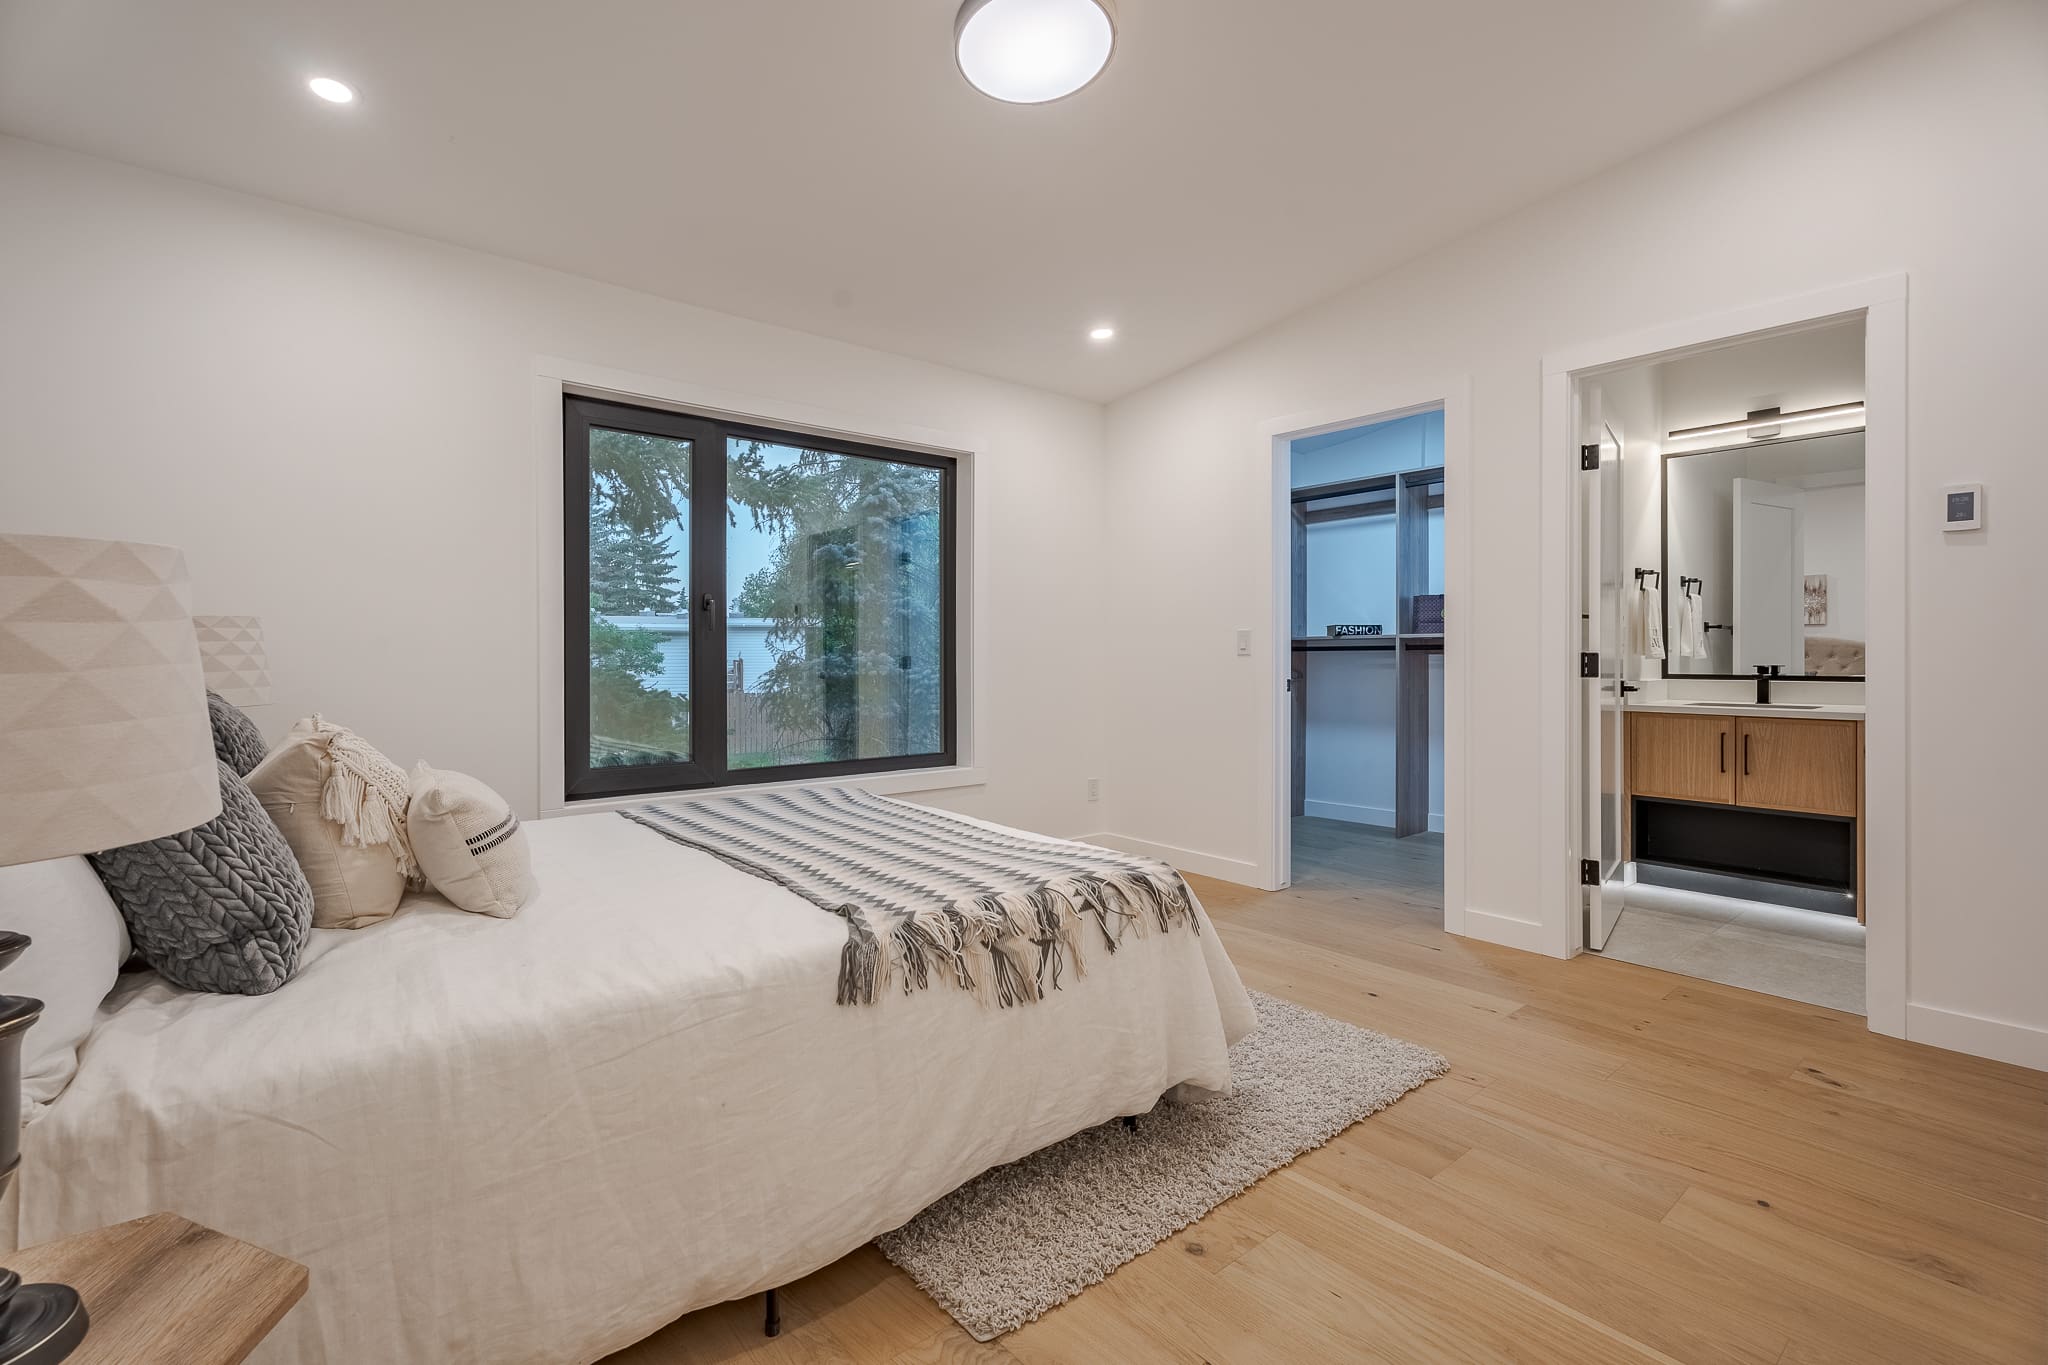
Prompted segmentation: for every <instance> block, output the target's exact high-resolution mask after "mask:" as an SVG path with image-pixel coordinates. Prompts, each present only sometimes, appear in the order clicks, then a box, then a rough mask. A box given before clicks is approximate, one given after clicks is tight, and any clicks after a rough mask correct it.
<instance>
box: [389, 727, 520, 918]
mask: <svg viewBox="0 0 2048 1365" xmlns="http://www.w3.org/2000/svg"><path fill="white" fill-rule="evenodd" d="M405 824H406V829H407V831H408V832H409V833H410V834H411V835H412V847H413V852H414V853H415V854H417V855H418V857H419V860H420V869H421V871H423V872H424V873H426V877H427V883H428V885H430V886H432V887H433V888H434V889H435V890H436V891H438V892H440V893H441V894H442V895H444V896H446V897H447V898H448V899H449V900H451V901H453V902H455V904H456V905H457V906H459V907H460V908H462V909H464V910H468V911H470V912H472V913H474V914H479V915H496V916H498V918H500V919H509V918H511V917H512V915H513V914H515V913H516V912H517V911H518V909H519V907H520V906H522V905H524V904H526V903H527V902H528V901H530V900H532V899H533V893H534V892H535V891H536V890H537V889H538V888H537V887H536V886H535V885H534V881H533V855H532V853H531V852H530V851H529V849H528V848H527V845H526V831H525V830H523V829H521V828H520V827H519V817H518V816H517V815H514V814H513V813H512V807H511V806H510V804H508V803H507V802H506V800H505V798H504V797H502V796H500V795H498V794H497V793H496V792H494V791H492V790H491V789H490V788H489V787H487V786H485V785H484V784H483V783H481V782H479V781H477V780H476V779H475V778H473V777H470V776H469V775H467V774H466V773H451V772H444V771H442V770H441V769H439V768H430V767H428V766H427V765H426V764H424V763H422V764H420V765H418V766H417V767H415V768H414V769H413V770H412V804H411V805H410V806H409V807H407V808H406V813H405Z"/></svg>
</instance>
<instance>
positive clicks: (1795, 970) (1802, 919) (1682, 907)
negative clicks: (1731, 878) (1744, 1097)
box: [1602, 883, 1864, 1014]
mask: <svg viewBox="0 0 2048 1365" xmlns="http://www.w3.org/2000/svg"><path fill="white" fill-rule="evenodd" d="M1627 894H1628V908H1627V909H1625V910H1623V911H1622V913H1621V918H1620V919H1619V920H1618V921H1616V923H1615V926H1614V932H1613V934H1611V935H1610V936H1609V937H1608V940H1607V946H1606V948H1605V949H1604V950H1603V953H1602V955H1603V956H1605V957H1611V958H1619V959H1620V960H1622V961H1623V962H1634V963H1637V964H1639V965H1641V966H1644V967H1655V968H1658V969H1659V970H1662V971H1667V972H1678V973H1681V974H1682V975H1685V976H1696V977H1700V978H1702V979H1704V980H1707V981H1718V982H1720V983H1721V984H1723V985H1725V986H1739V987H1741V988H1743V989H1744V990H1752V991H1762V992H1764V993H1765V994H1767V995H1776V996H1782V997H1784V998H1785V999H1787V1000H1799V1001H1803V1002H1805V1003H1806V1004H1809V1005H1824V1006H1826V1007H1828V1008H1829V1009H1838V1010H1848V1011H1851V1012H1852V1013H1855V1014H1862V1013H1863V1012H1864V1006H1863V926H1862V925H1860V924H1858V923H1857V922H1856V921H1855V920H1853V919H1849V918H1846V917H1844V916H1841V915H1829V914H1823V913H1821V912H1819V911H1813V910H1788V909H1785V908H1783V907H1781V906H1776V905H1765V904H1762V903H1761V902H1757V901H1745V900H1733V899H1730V898H1728V897H1724V896H1708V895H1702V894H1700V893H1698V892H1693V891H1680V890H1675V889H1672V888H1669V887H1661V886H1645V885H1642V884H1640V883H1638V884H1636V885H1632V886H1630V887H1629V888H1628V893H1627Z"/></svg>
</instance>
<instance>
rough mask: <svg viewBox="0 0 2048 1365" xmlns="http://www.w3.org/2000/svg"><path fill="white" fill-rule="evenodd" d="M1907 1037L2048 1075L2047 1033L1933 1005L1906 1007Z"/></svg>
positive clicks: (2023, 1025) (2030, 1025) (2005, 1020)
mask: <svg viewBox="0 0 2048 1365" xmlns="http://www.w3.org/2000/svg"><path fill="white" fill-rule="evenodd" d="M1906 1037H1908V1038H1910V1039H1911V1040H1912V1041H1914V1042H1916V1043H1926V1044H1928V1045H1929V1046H1931V1047H1944V1048H1947V1049H1948V1050H1949V1051H1950V1052H1967V1053H1969V1054H1970V1055H1972V1056H1974V1057H1989V1058H1991V1059H1992V1060H1993V1061H1996V1062H2011V1063H2012V1064H2013V1065H2014V1066H2026V1067H2032V1068H2033V1069H2034V1070H2036V1071H2048V1029H2039V1028H2035V1027H2034V1026H2033V1025H2032V1024H2015V1023H2013V1022H2012V1021H2011V1020H2009V1019H1987V1018H1985V1017H1984V1016H1983V1015H1980V1014H1965V1013H1963V1012H1962V1011H1961V1010H1945V1009H1938V1008H1936V1007H1935V1006H1933V1005H1915V1004H1910V1003H1909V1004H1908V1005H1907V1006H1906Z"/></svg>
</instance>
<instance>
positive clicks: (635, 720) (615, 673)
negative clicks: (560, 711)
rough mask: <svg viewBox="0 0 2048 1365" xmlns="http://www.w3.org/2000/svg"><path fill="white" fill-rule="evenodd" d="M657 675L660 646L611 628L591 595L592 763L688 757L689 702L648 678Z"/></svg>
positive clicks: (646, 636)
mask: <svg viewBox="0 0 2048 1365" xmlns="http://www.w3.org/2000/svg"><path fill="white" fill-rule="evenodd" d="M659 672H661V645H660V643H659V642H658V641H657V640H656V639H655V637H654V635H653V634H652V633H651V632H649V631H644V630H627V629H625V628H624V627H621V626H615V625H613V624H612V623H611V622H609V621H607V620H605V619H604V617H602V616H600V615H599V614H598V597H597V594H596V593H592V594H591V596H590V761H591V764H592V765H593V766H596V767H603V766H605V765H607V764H613V763H652V762H659V761H662V760H665V759H673V758H685V757H688V751H689V747H690V746H689V743H688V737H689V733H690V731H689V724H690V701H689V698H687V697H678V696H677V695H675V694H674V693H673V692H668V691H664V690H663V689H661V688H659V687H649V686H647V684H646V681H645V680H646V679H647V678H650V677H653V676H654V675H655V674H657V673H659Z"/></svg>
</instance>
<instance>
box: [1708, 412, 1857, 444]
mask: <svg viewBox="0 0 2048 1365" xmlns="http://www.w3.org/2000/svg"><path fill="white" fill-rule="evenodd" d="M1862 417H1863V405H1862V404H1861V403H1835V404H1831V405H1830V406H1828V407H1824V408H1805V409H1802V410H1801V411H1799V412H1768V413H1751V414H1750V415H1749V416H1748V417H1747V418H1745V419H1744V420H1742V421H1740V422H1720V423H1716V424H1715V425H1713V426H1704V427H1685V428H1682V429H1680V430H1678V431H1674V432H1671V433H1670V435H1669V437H1668V438H1667V439H1669V440H1673V441H1693V440H1697V439H1699V438H1700V437H1702V436H1734V435H1738V434H1740V433H1745V432H1751V431H1760V430H1762V429H1763V428H1765V427H1784V426H1791V425H1792V424H1793V423H1795V422H1829V421H1845V422H1846V421H1848V420H1850V419H1852V418H1853V419H1856V420H1857V421H1859V422H1860V421H1861V420H1862Z"/></svg>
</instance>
